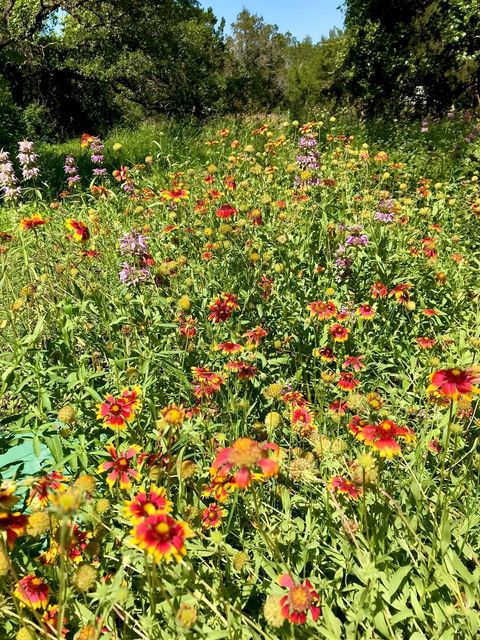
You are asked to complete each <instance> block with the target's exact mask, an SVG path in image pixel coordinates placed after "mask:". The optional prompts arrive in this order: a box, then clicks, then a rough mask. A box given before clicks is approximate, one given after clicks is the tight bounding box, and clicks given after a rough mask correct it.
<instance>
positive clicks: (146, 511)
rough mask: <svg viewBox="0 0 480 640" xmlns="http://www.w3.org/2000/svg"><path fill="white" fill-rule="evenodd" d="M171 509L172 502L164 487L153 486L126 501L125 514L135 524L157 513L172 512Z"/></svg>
mask: <svg viewBox="0 0 480 640" xmlns="http://www.w3.org/2000/svg"><path fill="white" fill-rule="evenodd" d="M171 510H172V503H171V502H170V500H168V499H167V497H166V493H165V489H163V487H162V488H158V487H155V486H152V487H150V489H149V490H148V491H146V490H145V489H141V490H140V491H139V493H137V495H135V496H134V497H133V499H132V500H128V501H127V502H125V515H126V517H127V518H129V519H130V520H131V521H132V523H133V524H137V523H138V522H141V521H142V520H144V519H145V518H147V517H148V516H152V515H154V514H156V513H170V511H171Z"/></svg>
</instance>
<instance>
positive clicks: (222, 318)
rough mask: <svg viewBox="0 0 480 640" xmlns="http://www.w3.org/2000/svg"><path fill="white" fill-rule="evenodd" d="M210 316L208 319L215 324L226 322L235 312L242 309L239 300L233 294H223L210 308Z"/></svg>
mask: <svg viewBox="0 0 480 640" xmlns="http://www.w3.org/2000/svg"><path fill="white" fill-rule="evenodd" d="M208 308H209V310H210V315H209V316H208V319H209V320H211V321H212V322H213V323H214V324H218V323H220V322H226V321H227V320H228V319H229V318H231V316H232V314H233V312H234V311H236V310H237V309H240V305H239V304H238V298H237V296H235V295H234V294H233V293H221V294H220V295H219V296H218V297H217V298H215V300H213V302H211V303H210V304H209V306H208Z"/></svg>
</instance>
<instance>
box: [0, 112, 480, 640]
mask: <svg viewBox="0 0 480 640" xmlns="http://www.w3.org/2000/svg"><path fill="white" fill-rule="evenodd" d="M409 127H410V128H409ZM409 127H403V128H402V127H401V126H400V125H399V126H398V127H397V128H393V129H391V130H390V133H388V134H386V135H383V136H381V135H380V133H378V135H377V134H375V132H374V133H373V134H372V131H371V130H370V131H369V130H367V128H365V127H364V126H360V125H359V124H358V123H357V124H352V123H349V122H348V121H345V122H343V121H342V120H341V118H339V119H338V121H337V119H336V116H335V115H332V114H331V113H325V114H324V115H322V117H319V116H318V114H317V116H316V117H315V119H312V120H310V121H306V122H298V121H295V120H292V119H286V118H282V117H278V116H270V117H267V116H258V117H257V116H256V117H238V118H223V119H221V120H220V119H217V120H213V121H209V122H207V123H206V124H203V125H200V124H198V125H195V126H192V125H189V124H186V125H185V126H182V125H180V124H178V123H177V124H175V125H172V124H168V123H165V125H164V126H163V125H158V124H157V125H155V126H153V125H151V126H149V125H145V126H144V127H143V128H140V129H139V130H137V131H136V132H131V131H130V132H129V131H122V130H118V131H117V132H113V133H112V134H110V135H109V136H108V137H107V138H106V139H105V140H103V139H102V138H100V137H99V136H98V135H97V133H96V132H95V131H90V132H88V133H85V134H84V135H83V136H82V137H81V138H77V139H75V140H73V141H71V142H68V143H64V144H59V145H48V144H46V143H40V142H38V143H37V142H36V141H35V140H22V141H20V142H19V143H18V148H17V149H16V151H10V152H7V151H2V152H1V153H0V186H1V190H2V196H1V197H2V202H1V207H0V286H1V289H0V291H1V306H0V443H1V446H0V639H1V640H11V639H16V640H33V639H37V638H39V639H49V640H55V639H57V640H61V639H62V638H64V639H65V640H74V639H75V640H120V639H122V640H123V639H124V640H134V639H141V640H171V639H174V638H179V639H182V638H196V639H204V640H220V639H222V638H225V639H228V640H247V639H255V640H275V639H277V638H278V639H293V638H295V639H297V640H302V639H307V638H312V639H313V638H315V639H317V638H318V639H325V640H340V639H345V640H350V639H372V640H373V639H392V640H402V639H404V638H408V639H410V640H430V639H436V640H455V639H458V640H464V639H470V638H471V639H474V638H478V637H479V636H480V608H479V597H480V587H479V585H480V555H479V553H480V546H479V541H480V507H479V504H480V494H479V491H480V485H479V479H480V477H479V476H480V453H479V437H480V412H479V409H478V397H479V396H478V393H479V390H480V356H479V347H480V322H479V318H480V315H479V311H480V258H479V257H480V234H479V221H480V190H479V174H480V146H479V141H480V125H479V123H478V121H477V120H476V119H475V117H474V116H472V115H471V114H470V115H468V114H467V115H465V117H464V116H463V115H462V114H460V113H459V112H458V113H453V112H452V114H451V115H449V116H448V117H446V118H445V119H444V120H439V121H436V122H430V123H429V122H428V121H424V122H420V121H418V122H415V123H414V124H413V125H411V126H410V125H409Z"/></svg>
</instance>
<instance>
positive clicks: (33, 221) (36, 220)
mask: <svg viewBox="0 0 480 640" xmlns="http://www.w3.org/2000/svg"><path fill="white" fill-rule="evenodd" d="M47 222H48V218H43V217H42V216H41V215H40V214H39V213H34V214H33V216H30V218H22V219H21V220H20V224H19V226H20V229H21V230H22V231H25V230H26V229H36V228H37V227H41V226H42V225H44V224H46V223H47Z"/></svg>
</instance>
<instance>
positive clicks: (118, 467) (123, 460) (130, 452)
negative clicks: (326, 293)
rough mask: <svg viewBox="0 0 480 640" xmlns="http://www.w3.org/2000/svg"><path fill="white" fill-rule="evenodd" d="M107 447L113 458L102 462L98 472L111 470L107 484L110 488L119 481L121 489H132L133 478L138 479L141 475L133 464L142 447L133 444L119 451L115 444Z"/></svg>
mask: <svg viewBox="0 0 480 640" xmlns="http://www.w3.org/2000/svg"><path fill="white" fill-rule="evenodd" d="M106 449H107V451H108V453H109V454H110V456H111V458H112V460H106V461H105V462H102V463H101V464H100V465H99V466H98V472H99V473H104V472H105V471H110V473H109V474H108V476H107V484H108V486H109V487H110V488H111V487H113V486H114V485H115V484H116V483H117V482H118V483H119V486H120V489H130V487H131V486H132V479H133V480H136V479H137V478H138V477H139V473H138V471H137V470H136V469H135V468H134V467H133V466H132V463H133V462H134V458H136V456H137V455H138V453H139V451H140V447H139V446H137V445H132V446H131V447H129V448H128V449H125V450H124V451H119V452H117V450H116V449H115V447H114V445H113V444H108V445H107V446H106Z"/></svg>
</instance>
